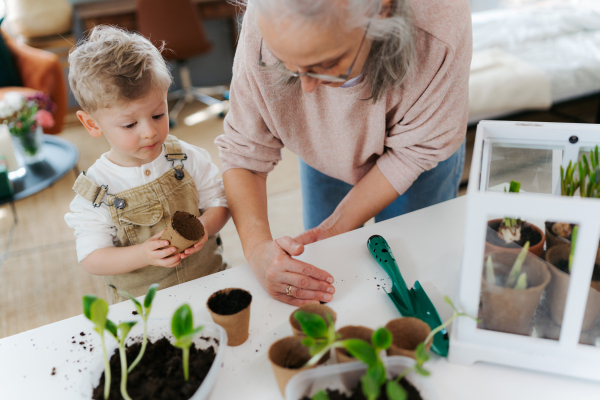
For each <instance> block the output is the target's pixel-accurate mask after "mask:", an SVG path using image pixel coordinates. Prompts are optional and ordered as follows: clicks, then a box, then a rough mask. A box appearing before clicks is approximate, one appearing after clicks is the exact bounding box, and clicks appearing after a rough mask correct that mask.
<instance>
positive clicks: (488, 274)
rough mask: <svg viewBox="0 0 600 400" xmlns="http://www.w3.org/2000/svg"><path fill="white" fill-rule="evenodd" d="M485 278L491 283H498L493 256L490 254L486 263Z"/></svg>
mask: <svg viewBox="0 0 600 400" xmlns="http://www.w3.org/2000/svg"><path fill="white" fill-rule="evenodd" d="M485 280H486V281H487V283H489V284H490V285H495V284H496V274H495V273H494V263H493V262H492V256H488V258H487V262H486V264H485Z"/></svg>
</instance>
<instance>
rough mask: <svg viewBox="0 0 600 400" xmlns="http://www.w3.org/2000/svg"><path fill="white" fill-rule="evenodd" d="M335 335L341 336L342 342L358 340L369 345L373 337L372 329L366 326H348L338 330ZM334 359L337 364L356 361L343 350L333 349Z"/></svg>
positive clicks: (339, 348)
mask: <svg viewBox="0 0 600 400" xmlns="http://www.w3.org/2000/svg"><path fill="white" fill-rule="evenodd" d="M337 333H339V334H340V335H341V336H342V340H345V339H360V340H364V341H365V342H367V343H371V337H372V336H373V329H371V328H367V327H366V326H358V325H348V326H344V327H343V328H340V329H339V330H338V331H337ZM335 359H336V361H337V363H338V364H343V363H347V362H350V361H356V359H355V358H354V357H352V356H351V355H350V354H349V353H348V351H347V350H346V349H344V348H341V347H337V348H336V349H335Z"/></svg>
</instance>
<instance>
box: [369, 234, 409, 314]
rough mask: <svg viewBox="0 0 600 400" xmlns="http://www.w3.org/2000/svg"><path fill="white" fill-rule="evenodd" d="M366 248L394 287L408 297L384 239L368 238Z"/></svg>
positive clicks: (379, 237) (378, 237) (375, 236)
mask: <svg viewBox="0 0 600 400" xmlns="http://www.w3.org/2000/svg"><path fill="white" fill-rule="evenodd" d="M367 247H368V248H369V252H371V255H372V256H373V257H374V258H375V260H377V262H378V263H379V265H381V267H382V268H383V269H384V270H385V272H387V274H388V275H389V277H390V279H391V280H392V283H393V284H394V285H396V286H397V287H398V290H400V291H401V292H404V291H405V292H406V296H408V288H407V287H406V282H404V278H402V274H401V273H400V269H399V268H398V264H397V263H396V259H395V258H394V254H393V253H392V249H390V246H389V245H388V243H387V242H386V241H385V239H384V238H382V237H381V236H379V235H373V236H371V237H370V238H369V240H367ZM407 300H408V299H407ZM408 304H410V303H408Z"/></svg>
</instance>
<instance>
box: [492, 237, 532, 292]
mask: <svg viewBox="0 0 600 400" xmlns="http://www.w3.org/2000/svg"><path fill="white" fill-rule="evenodd" d="M528 251H529V242H526V243H525V245H524V246H523V248H522V249H521V252H520V253H519V255H518V256H517V259H516V260H515V263H514V264H513V266H512V268H511V270H510V273H509V274H508V278H506V283H505V284H504V287H507V288H510V289H527V273H526V272H521V268H522V267H523V263H524V262H525V258H526V257H527V252H528ZM485 280H486V281H487V282H488V283H489V284H491V285H495V284H496V275H495V273H494V263H493V261H492V256H488V258H487V260H486V263H485Z"/></svg>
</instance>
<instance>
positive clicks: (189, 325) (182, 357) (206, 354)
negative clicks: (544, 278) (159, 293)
mask: <svg viewBox="0 0 600 400" xmlns="http://www.w3.org/2000/svg"><path fill="white" fill-rule="evenodd" d="M156 286H157V285H152V286H151V287H150V289H149V291H148V295H147V299H148V297H149V300H148V301H145V302H144V307H142V305H141V304H140V303H139V302H137V300H135V299H132V301H133V303H134V305H135V308H136V310H135V311H134V313H135V312H137V313H138V314H139V315H140V316H141V317H142V321H143V324H139V323H138V324H137V325H136V322H122V323H120V324H118V325H116V324H114V323H112V322H111V321H110V320H109V319H107V313H108V306H107V305H106V302H105V301H104V300H102V299H97V298H95V296H85V297H84V314H86V317H87V316H88V315H89V317H88V318H89V319H90V320H91V321H92V322H93V323H94V325H95V328H94V329H95V330H96V332H98V333H99V334H100V337H101V342H102V347H103V356H104V357H103V358H104V360H103V363H102V365H100V364H99V365H98V368H93V369H92V371H91V374H92V375H91V378H92V382H93V383H95V382H97V383H96V384H94V385H93V386H94V387H93V389H92V388H90V387H89V386H88V385H86V386H85V388H83V390H84V393H83V394H84V396H85V397H87V398H90V397H91V398H93V399H105V400H106V399H120V398H124V399H130V398H133V399H136V398H150V397H151V396H156V395H159V396H160V395H165V396H168V397H169V398H170V399H182V400H184V399H185V400H186V399H198V398H204V397H206V396H207V395H208V393H209V392H210V390H211V389H212V386H213V385H214V383H215V381H216V377H217V374H218V372H219V370H220V367H221V364H222V360H223V349H224V347H225V346H226V345H227V336H226V334H225V331H224V330H223V329H222V328H221V327H219V326H218V325H216V324H213V323H203V324H202V325H203V326H200V327H196V328H194V323H193V317H192V312H191V309H190V307H189V306H188V305H187V304H184V305H182V306H181V307H179V308H178V309H177V310H176V311H175V313H174V314H173V318H172V319H171V320H149V319H148V315H149V312H150V308H151V306H152V299H153V294H154V292H155V291H156ZM134 300H135V301H134ZM140 309H141V311H142V312H140ZM142 325H143V329H142ZM104 330H106V331H108V332H109V336H111V337H113V338H114V339H115V340H114V341H111V342H107V343H105V342H104V334H103V333H104ZM142 331H143V336H142ZM200 331H202V333H203V336H205V337H202V338H201V337H198V333H199V332H200ZM128 336H129V337H131V338H132V339H130V340H129V343H128V344H127V345H126V341H127V337H128ZM142 338H143V339H142ZM140 339H142V340H140ZM144 344H145V345H144ZM115 347H117V348H116V349H115V350H113V349H114V348H115ZM142 347H143V348H144V351H143V352H142ZM111 354H112V355H111ZM109 355H110V356H109ZM136 362H137V365H136V364H134V363H136ZM128 365H129V366H130V368H128ZM131 367H133V368H131ZM150 382H151V384H150ZM90 389H91V393H89V391H90ZM152 398H154V397H152Z"/></svg>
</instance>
